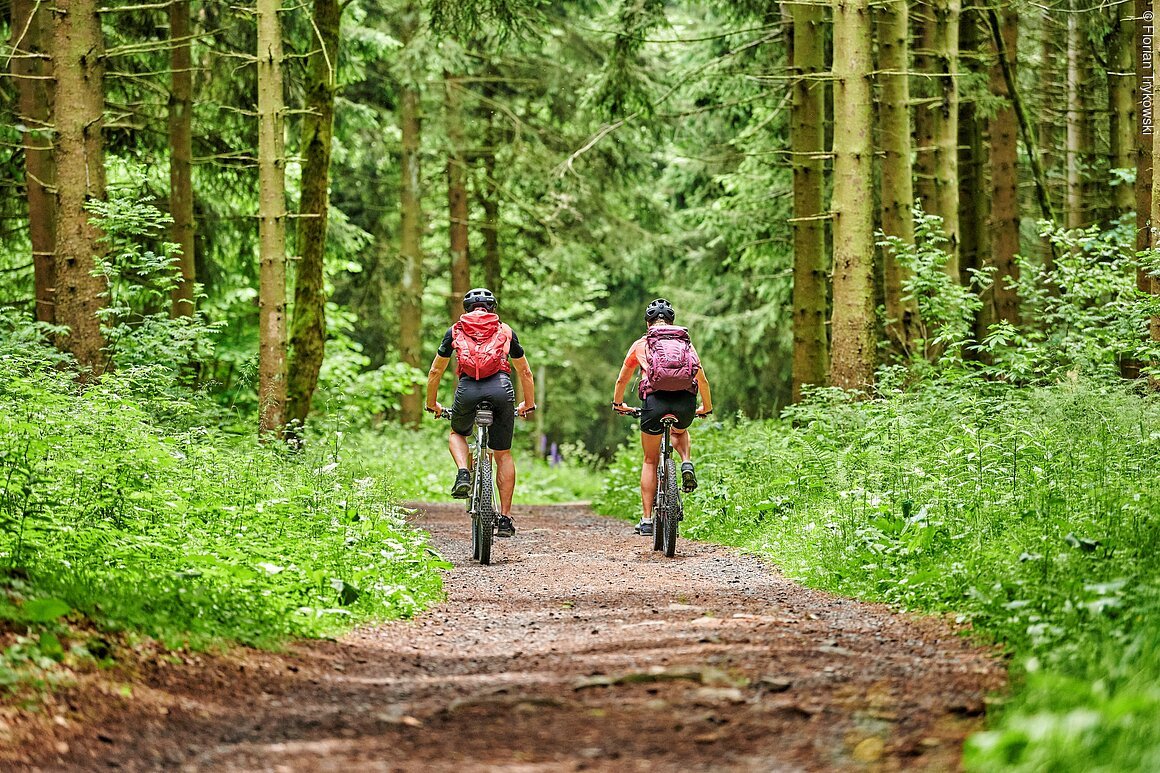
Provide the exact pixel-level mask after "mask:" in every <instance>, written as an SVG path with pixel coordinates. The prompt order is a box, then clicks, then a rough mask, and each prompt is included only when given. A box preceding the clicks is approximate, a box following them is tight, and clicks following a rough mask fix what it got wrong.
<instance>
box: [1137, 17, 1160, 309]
mask: <svg viewBox="0 0 1160 773" xmlns="http://www.w3.org/2000/svg"><path fill="white" fill-rule="evenodd" d="M1151 10H1152V3H1151V0H1136V18H1137V19H1142V18H1143V16H1144V14H1145V13H1146V12H1148V11H1151ZM1143 36H1144V25H1143V24H1140V25H1139V26H1138V27H1137V28H1136V35H1135V37H1134V40H1135V51H1136V84H1137V89H1139V90H1140V95H1139V96H1140V97H1141V99H1142V98H1143V97H1144V96H1145V93H1144V90H1145V89H1147V91H1148V96H1149V97H1150V99H1151V102H1152V115H1151V118H1152V127H1151V128H1152V129H1153V130H1155V128H1156V118H1157V117H1158V116H1157V114H1156V104H1155V99H1156V94H1155V83H1154V80H1153V76H1154V74H1155V62H1154V61H1153V59H1152V58H1151V57H1149V58H1148V59H1145V58H1144V57H1145V54H1146V53H1148V52H1147V51H1146V50H1145V46H1144V40H1143ZM1153 40H1155V38H1153ZM1142 117H1143V116H1141V118H1142ZM1135 134H1136V141H1135V143H1134V149H1135V152H1136V253H1137V254H1139V253H1141V252H1144V251H1145V250H1147V249H1149V248H1150V247H1151V246H1152V243H1153V241H1154V240H1153V238H1152V227H1151V226H1152V143H1153V139H1152V134H1151V133H1150V132H1145V131H1144V123H1143V121H1137V122H1136V126H1135ZM1136 289H1138V290H1139V291H1140V292H1142V293H1147V292H1151V291H1152V281H1151V279H1150V277H1149V276H1148V272H1147V271H1146V270H1145V268H1144V265H1143V264H1141V265H1140V267H1139V268H1138V269H1137V270H1136Z"/></svg>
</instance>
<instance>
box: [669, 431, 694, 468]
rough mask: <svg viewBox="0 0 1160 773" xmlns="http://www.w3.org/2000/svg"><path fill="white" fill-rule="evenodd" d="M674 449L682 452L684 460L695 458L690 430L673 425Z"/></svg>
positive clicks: (679, 452)
mask: <svg viewBox="0 0 1160 773" xmlns="http://www.w3.org/2000/svg"><path fill="white" fill-rule="evenodd" d="M673 449H674V450H675V451H676V452H677V453H678V454H680V456H681V461H682V462H687V461H689V460H690V459H692V458H693V448H692V446H691V445H690V443H689V431H688V430H686V429H677V428H676V427H673Z"/></svg>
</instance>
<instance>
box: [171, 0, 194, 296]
mask: <svg viewBox="0 0 1160 773" xmlns="http://www.w3.org/2000/svg"><path fill="white" fill-rule="evenodd" d="M191 35H192V24H191V23H190V8H189V0H172V2H171V3H170V5H169V45H170V50H169V67H170V70H171V74H170V78H171V82H170V90H169V214H170V216H171V217H172V218H173V223H172V225H171V226H170V230H169V233H170V236H169V238H170V240H171V241H173V242H174V243H175V244H178V245H180V246H181V255H180V256H179V257H178V261H177V284H176V285H175V286H174V288H173V309H172V314H173V316H175V317H178V316H189V315H191V314H193V312H194V309H195V301H194V297H193V290H194V284H195V283H196V282H197V269H196V268H195V263H194V223H193V57H192V56H191Z"/></svg>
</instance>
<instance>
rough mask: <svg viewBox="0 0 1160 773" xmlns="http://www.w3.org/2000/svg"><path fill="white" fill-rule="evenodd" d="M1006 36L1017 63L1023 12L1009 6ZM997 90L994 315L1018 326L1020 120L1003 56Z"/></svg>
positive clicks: (994, 74)
mask: <svg viewBox="0 0 1160 773" xmlns="http://www.w3.org/2000/svg"><path fill="white" fill-rule="evenodd" d="M1002 37H1003V44H1004V48H1005V50H1006V54H1007V61H1008V62H1009V63H1010V65H1011V66H1012V67H1014V66H1015V62H1016V52H1017V51H1018V44H1019V15H1018V12H1017V11H1014V10H1006V11H1004V13H1003V23H1002ZM991 93H992V94H994V95H996V96H997V97H1001V98H1005V101H1004V102H1003V104H1002V106H1000V107H999V109H998V110H996V112H995V117H994V118H992V119H991V264H992V265H994V266H995V280H994V285H993V287H992V289H991V306H992V312H991V318H992V319H993V320H995V321H1000V320H1003V321H1006V322H1010V323H1011V324H1012V325H1018V324H1019V296H1018V295H1017V294H1016V292H1015V290H1014V289H1011V288H1010V287H1009V284H1010V283H1011V282H1012V281H1014V280H1016V279H1018V278H1019V266H1018V265H1017V264H1016V263H1015V256H1016V255H1017V254H1018V253H1019V177H1018V172H1019V170H1018V163H1019V147H1018V139H1017V136H1018V131H1019V119H1018V117H1017V116H1016V115H1015V106H1014V104H1013V103H1012V102H1011V100H1010V95H1009V94H1008V91H1007V82H1006V79H1005V78H1004V76H1003V68H1002V65H1001V64H1000V63H999V62H998V61H997V58H996V61H995V63H994V64H993V65H992V66H991Z"/></svg>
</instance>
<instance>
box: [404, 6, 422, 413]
mask: <svg viewBox="0 0 1160 773" xmlns="http://www.w3.org/2000/svg"><path fill="white" fill-rule="evenodd" d="M418 16H419V10H418V7H417V6H416V5H413V4H409V5H408V7H407V8H406V10H405V11H404V20H403V24H404V35H403V42H404V44H407V43H410V41H411V39H412V37H413V36H414V35H415V33H416V31H417V30H418V21H419V20H418ZM408 80H409V79H408ZM399 121H400V124H401V126H400V128H401V130H402V159H401V163H400V165H399V166H400V170H401V173H402V185H401V188H400V192H399V204H400V210H401V216H402V220H401V223H400V226H399V230H400V250H399V253H400V255H401V257H402V259H403V278H402V283H401V285H400V287H399V355H400V357H401V359H402V360H403V362H405V363H407V364H408V365H411V366H413V367H415V368H418V367H419V366H420V365H421V362H420V355H421V352H422V341H421V338H420V337H421V335H422V330H423V252H422V235H423V215H422V211H421V209H420V195H421V194H420V176H419V131H420V121H419V90H418V86H417V85H416V84H415V83H413V82H406V83H403V84H402V86H401V87H400V96H399ZM400 418H401V419H402V422H403V424H405V425H407V426H415V427H417V426H418V425H419V422H420V420H421V419H422V418H423V405H422V395H421V394H420V392H419V385H418V384H415V386H414V387H413V388H412V389H411V391H409V392H407V393H406V394H404V395H403V396H402V414H401V417H400Z"/></svg>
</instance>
